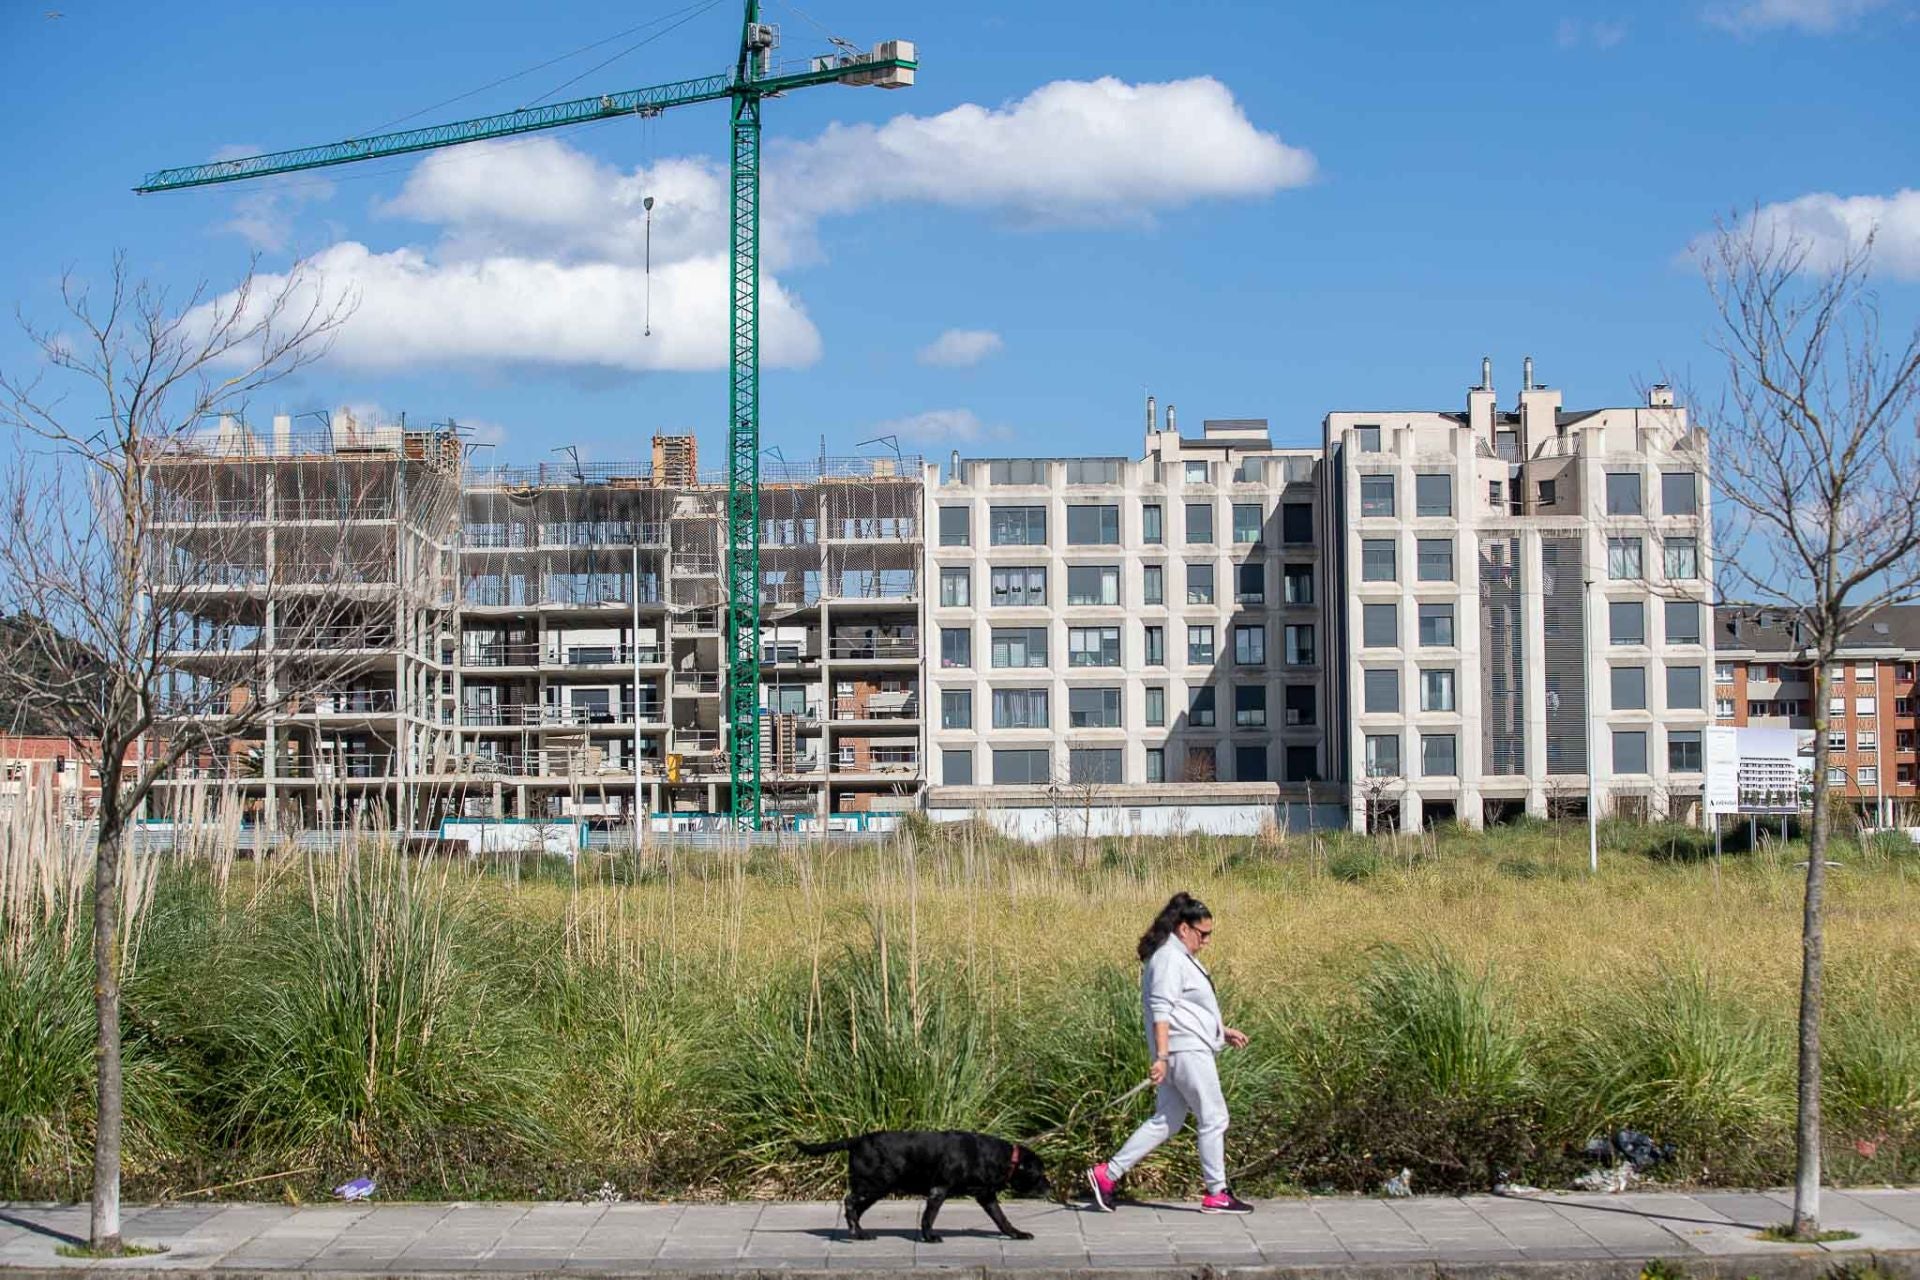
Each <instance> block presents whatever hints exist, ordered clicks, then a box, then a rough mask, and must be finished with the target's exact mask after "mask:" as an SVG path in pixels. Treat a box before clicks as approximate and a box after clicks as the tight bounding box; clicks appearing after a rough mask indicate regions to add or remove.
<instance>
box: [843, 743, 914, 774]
mask: <svg viewBox="0 0 1920 1280" xmlns="http://www.w3.org/2000/svg"><path fill="white" fill-rule="evenodd" d="M833 767H834V768H835V769H837V770H840V771H841V772H846V773H911V772H913V771H914V770H916V769H918V768H919V767H920V749H919V748H918V747H869V748H867V750H866V751H865V752H860V751H857V750H855V749H853V748H850V747H841V748H839V749H838V750H837V751H835V752H834V756H833Z"/></svg>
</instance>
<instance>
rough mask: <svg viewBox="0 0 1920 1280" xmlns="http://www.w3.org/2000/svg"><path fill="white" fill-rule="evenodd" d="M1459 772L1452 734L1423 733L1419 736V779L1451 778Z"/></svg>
mask: <svg viewBox="0 0 1920 1280" xmlns="http://www.w3.org/2000/svg"><path fill="white" fill-rule="evenodd" d="M1459 772H1460V765H1459V760H1458V757H1457V755H1456V753H1455V750H1454V738H1453V735H1452V734H1450V733H1423V734H1421V735H1420V776H1421V777H1423V778H1451V777H1454V776H1456V775H1458V774H1459Z"/></svg>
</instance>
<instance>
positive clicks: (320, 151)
mask: <svg viewBox="0 0 1920 1280" xmlns="http://www.w3.org/2000/svg"><path fill="white" fill-rule="evenodd" d="M777 43H778V32H777V30H776V29H775V28H774V27H772V26H770V25H769V24H767V23H763V22H761V21H760V0H746V13H745V17H744V19H743V21H742V24H741V29H740V54H739V58H738V59H737V60H736V62H735V63H734V68H733V71H732V72H731V73H721V74H719V75H711V76H705V77H701V78H699V79H694V80H677V81H674V82H673V83H671V84H657V85H652V86H650V87H648V88H645V89H629V90H627V91H625V92H624V93H607V94H600V95H597V96H594V97H588V98H576V99H573V100H572V101H569V102H556V103H552V104H550V105H548V106H543V107H532V108H528V109H527V110H524V111H509V112H507V113H505V114H503V115H493V116H481V117H479V118H477V119H473V120H460V121H456V122H454V123H452V124H442V125H434V126H431V127H428V128H424V129H407V130H404V131H402V132H399V133H383V134H378V135H375V136H373V137H368V138H348V139H346V140H344V141H341V142H329V143H324V144H322V145H320V146H316V147H301V148H299V149H297V150H293V151H273V152H268V153H266V154H264V155H257V156H244V157H241V158H239V159H235V160H215V161H210V162H209V163H206V164H194V165H183V166H181V167H179V168H175V169H161V170H158V171H157V172H154V173H150V174H148V175H147V177H146V180H145V181H143V182H142V183H141V184H140V185H139V186H137V187H135V188H134V190H135V191H138V192H140V193H141V194H142V195H146V194H150V193H153V192H157V191H180V190H183V189H185V188H187V187H205V186H211V185H214V184H216V183H222V182H242V181H245V180H246V179H249V178H264V177H268V176H270V175H272V174H277V173H298V172H300V171H302V170H305V169H321V168H326V167H327V166H330V165H337V164H353V163H355V162H356V161H360V160H378V159H382V158H384V157H387V156H398V155H406V154H408V153H409V152H414V151H432V150H436V149H438V148H440V147H455V146H459V145H460V144H461V143H464V142H480V141H482V140H484V139H487V138H505V137H510V136H512V135H514V134H520V133H534V132H537V131H539V130H542V129H557V128H560V127H562V126H565V125H570V124H584V123H587V122H588V121H593V120H610V119H614V118H617V117H619V116H628V115H634V116H643V117H644V116H654V115H658V114H660V113H661V112H662V111H665V110H666V109H667V108H669V107H684V106H688V105H691V104H692V103H696V102H712V101H717V100H719V99H723V98H724V99H728V100H730V101H731V102H732V104H733V129H732V146H731V151H730V154H731V158H732V183H731V188H730V196H729V200H728V209H729V212H730V218H731V222H732V237H731V255H730V258H731V260H730V262H729V266H728V281H727V292H728V298H729V300H730V309H731V315H730V318H729V322H728V329H727V331H728V345H729V354H728V361H727V522H726V523H727V529H726V533H727V562H726V578H727V638H726V645H727V652H726V667H727V766H728V775H729V778H730V780H731V784H732V814H733V819H734V821H735V823H737V824H738V825H740V826H742V827H757V826H759V825H760V818H761V790H760V708H759V690H760V585H761V584H760V104H761V102H762V101H763V100H764V99H767V98H771V97H774V96H776V95H779V94H782V93H786V92H788V91H789V90H793V89H805V88H809V87H811V86H813V85H817V84H850V85H874V86H878V87H880V88H883V89H900V88H905V87H906V86H908V85H910V84H912V83H913V79H914V70H915V67H916V66H917V65H918V64H917V62H916V61H915V57H914V48H913V44H912V42H910V41H906V40H889V41H884V42H882V43H880V44H877V45H875V46H873V48H872V49H871V50H869V51H868V52H865V53H860V52H855V51H853V50H852V48H851V46H847V45H845V44H842V43H841V42H839V41H835V44H836V46H838V50H837V51H836V52H834V53H831V54H826V55H822V56H819V57H815V58H813V59H811V60H810V62H809V65H808V67H807V69H806V70H804V71H791V72H786V73H781V72H779V71H778V70H776V69H775V67H774V66H773V58H772V55H773V50H774V47H775V45H776V44H777ZM636 585H637V584H636ZM638 765H639V762H638V761H635V768H636V769H637V768H638ZM634 786H635V788H636V790H635V798H636V801H637V799H638V794H639V793H638V787H639V780H638V774H637V773H636V775H635V782H634Z"/></svg>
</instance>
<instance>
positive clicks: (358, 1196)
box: [333, 1178, 373, 1200]
mask: <svg viewBox="0 0 1920 1280" xmlns="http://www.w3.org/2000/svg"><path fill="white" fill-rule="evenodd" d="M333 1194H335V1195H337V1196H339V1197H340V1198H341V1199H342V1200H371V1199H373V1179H372V1178H355V1179H354V1180H353V1181H352V1182H343V1183H341V1184H340V1185H339V1186H337V1187H335V1188H334V1189H333Z"/></svg>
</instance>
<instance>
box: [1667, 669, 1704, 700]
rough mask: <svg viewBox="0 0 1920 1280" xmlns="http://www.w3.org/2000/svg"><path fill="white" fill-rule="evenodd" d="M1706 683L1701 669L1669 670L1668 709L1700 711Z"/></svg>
mask: <svg viewBox="0 0 1920 1280" xmlns="http://www.w3.org/2000/svg"><path fill="white" fill-rule="evenodd" d="M1703 684H1704V681H1703V680H1702V679H1701V674H1700V668H1699V667H1668V668H1667V707H1668V709H1669V710H1673V711H1681V710H1686V711H1698V710H1700V709H1701V707H1702V705H1703V704H1702V703H1701V698H1702V697H1703V696H1704V690H1703Z"/></svg>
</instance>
